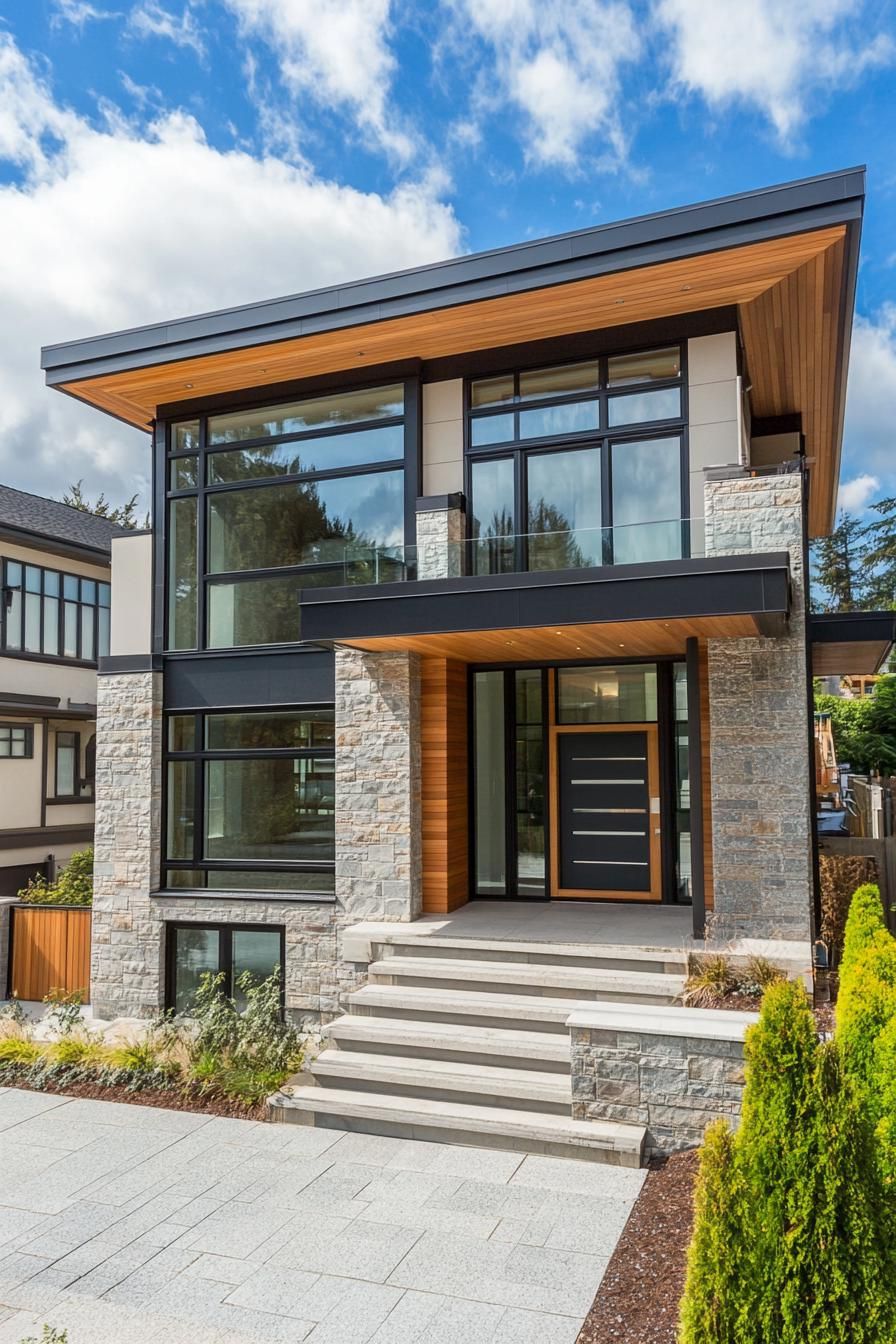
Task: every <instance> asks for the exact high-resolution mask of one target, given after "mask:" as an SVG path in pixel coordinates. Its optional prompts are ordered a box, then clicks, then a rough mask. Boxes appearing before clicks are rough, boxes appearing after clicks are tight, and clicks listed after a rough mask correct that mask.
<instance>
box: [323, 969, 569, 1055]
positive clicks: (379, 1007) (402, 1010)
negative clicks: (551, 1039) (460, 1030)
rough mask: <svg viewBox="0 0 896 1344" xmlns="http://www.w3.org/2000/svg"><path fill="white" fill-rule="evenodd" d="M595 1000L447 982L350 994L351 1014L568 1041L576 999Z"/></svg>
mask: <svg viewBox="0 0 896 1344" xmlns="http://www.w3.org/2000/svg"><path fill="white" fill-rule="evenodd" d="M593 1002H594V1000H593V999H588V998H584V999H579V1000H577V999H550V998H547V997H546V996H545V995H543V994H535V995H527V994H510V993H507V994H488V993H479V992H474V991H473V990H466V989H463V990H462V992H459V991H458V988H457V987H456V986H452V985H448V986H446V987H444V988H441V989H432V988H426V987H422V986H418V985H407V984H404V983H401V984H397V985H388V984H386V985H381V984H373V985H364V986H363V987H362V988H361V989H356V990H354V991H353V993H351V994H349V996H348V999H347V1007H348V1011H349V1013H350V1014H351V1015H352V1016H356V1015H357V1016H360V1017H375V1018H377V1019H379V1018H385V1017H388V1018H397V1019H401V1020H406V1019H412V1020H414V1021H417V1022H426V1023H429V1022H442V1023H444V1022H450V1023H453V1024H454V1025H455V1026H459V1025H461V1024H469V1025H474V1026H479V1027H500V1028H508V1027H513V1028H514V1029H516V1030H524V1031H527V1030H532V1031H535V1032H539V1033H541V1032H552V1033H557V1034H559V1035H562V1036H563V1037H564V1038H565V1039H566V1040H567V1041H568V1039H569V1033H568V1032H567V1029H566V1022H567V1019H568V1018H569V1015H570V1013H571V1012H572V1011H573V1010H574V1008H575V1007H576V1005H577V1003H593Z"/></svg>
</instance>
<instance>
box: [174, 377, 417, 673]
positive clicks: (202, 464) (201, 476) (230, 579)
mask: <svg viewBox="0 0 896 1344" xmlns="http://www.w3.org/2000/svg"><path fill="white" fill-rule="evenodd" d="M391 386H401V387H402V391H403V397H404V410H403V413H402V415H400V416H383V417H381V418H379V419H374V420H365V421H352V422H351V423H348V424H344V425H332V426H328V427H327V426H317V427H315V428H313V429H308V430H302V431H299V432H296V433H293V434H274V435H264V436H261V437H258V438H254V439H246V440H237V441H233V442H228V443H216V444H211V443H210V442H209V424H208V422H209V419H210V418H213V417H215V416H219V415H227V414H231V413H234V414H235V413H237V412H240V411H245V412H247V413H248V412H251V411H252V410H255V409H262V408H267V407H272V408H274V407H277V406H281V405H290V404H292V403H295V402H296V401H303V400H317V399H318V398H321V397H327V396H338V395H340V394H343V393H344V394H346V395H347V394H349V393H353V392H363V391H373V390H375V389H377V388H384V387H391ZM183 424H191V425H192V424H196V425H198V435H197V443H196V446H195V447H191V448H188V449H180V450H178V449H177V447H176V431H177V427H178V426H179V425H183ZM394 425H401V426H403V428H404V452H403V454H402V456H400V457H395V458H389V459H385V460H382V461H371V462H366V463H363V464H361V465H360V466H354V467H332V468H321V469H320V470H317V471H305V472H294V473H288V474H287V473H284V474H282V475H276V476H269V477H259V478H253V479H250V480H245V481H227V482H216V483H214V484H211V485H210V484H208V469H207V461H208V458H209V457H211V456H213V455H214V454H216V453H221V452H234V451H238V450H240V449H253V448H261V447H270V446H272V445H276V444H280V443H296V444H301V443H302V442H305V441H308V440H319V439H321V438H329V437H333V438H336V437H338V436H339V435H342V434H351V433H358V432H359V431H362V430H364V429H375V428H385V427H388V426H394ZM421 436H422V430H421V388H420V378H419V376H411V377H409V376H406V375H403V376H401V375H399V376H396V377H394V378H389V377H380V378H377V379H375V380H370V379H367V380H365V381H362V382H357V381H356V382H346V381H343V382H334V383H333V384H328V385H327V386H325V387H315V388H313V389H309V390H307V391H301V390H300V391H293V392H291V393H290V394H289V395H285V394H284V395H281V396H279V397H274V398H272V397H271V396H270V395H268V396H267V397H261V398H257V399H253V400H239V401H238V402H234V403H233V404H232V405H217V404H214V405H211V406H209V407H208V408H207V409H200V410H191V411H190V412H188V413H184V414H183V415H171V416H170V417H166V419H165V420H161V421H159V422H158V423H157V425H156V430H155V449H154V464H153V469H154V476H155V480H154V497H155V501H156V517H157V518H158V519H161V520H163V526H162V527H158V528H157V529H156V541H155V565H156V573H157V575H161V576H162V577H161V582H160V583H159V582H157V584H156V591H155V616H154V635H153V646H154V651H155V652H163V653H166V654H172V655H175V656H177V655H183V654H186V655H190V654H194V655H195V654H196V653H206V652H207V653H213V654H218V655H222V654H228V653H233V652H236V651H242V650H245V649H249V648H264V649H266V650H275V649H278V648H294V647H296V645H300V644H301V643H302V642H303V641H302V639H301V630H300V629H299V636H298V638H296V639H295V640H287V641H272V642H270V643H266V644H254V645H249V644H235V645H212V644H210V642H209V638H208V625H209V600H208V593H209V588H210V587H212V586H214V585H222V584H233V583H245V582H252V581H253V580H259V579H265V578H272V579H273V578H282V579H287V578H290V577H298V578H301V576H302V575H303V574H309V573H315V574H317V573H320V572H322V571H326V570H327V569H328V568H329V569H332V572H333V583H334V585H337V586H338V585H339V584H340V583H341V581H342V579H341V576H342V574H343V573H344V566H343V565H342V564H340V563H336V562H324V563H317V564H312V563H309V564H303V565H282V566H276V567H267V568H261V569H247V570H231V571H221V572H215V573H212V572H210V570H209V566H208V535H207V534H208V527H207V514H208V505H207V500H208V499H209V497H211V496H213V495H215V494H220V493H227V492H231V493H232V492H234V491H237V490H256V489H265V488H267V487H276V486H278V485H279V486H283V485H302V484H308V483H315V482H317V481H326V480H340V479H345V478H347V477H352V476H367V475H371V474H379V473H385V472H390V471H391V472H397V471H401V472H403V479H402V501H403V524H404V541H403V543H402V544H403V547H404V550H405V560H404V564H405V566H406V569H407V571H408V577H411V578H413V577H414V576H415V568H416V567H415V564H414V560H413V556H414V550H413V547H414V543H415V540H416V502H417V496H418V495H419V493H420V483H421V481H422V471H423V463H422V437H421ZM189 458H195V459H196V467H197V470H196V484H195V485H191V486H189V487H185V488H183V489H179V490H177V489H171V488H170V481H171V475H170V473H171V464H172V463H174V462H177V461H183V460H185V459H189ZM179 499H194V500H195V501H196V519H195V526H196V570H197V572H196V576H195V582H196V599H195V600H196V642H195V644H194V645H193V646H192V648H186V647H183V646H181V647H174V646H173V645H172V642H171V639H172V632H171V629H170V610H169V566H170V554H169V546H168V538H169V534H170V529H171V521H170V519H171V506H172V503H173V502H174V501H176V500H179ZM297 616H298V604H297Z"/></svg>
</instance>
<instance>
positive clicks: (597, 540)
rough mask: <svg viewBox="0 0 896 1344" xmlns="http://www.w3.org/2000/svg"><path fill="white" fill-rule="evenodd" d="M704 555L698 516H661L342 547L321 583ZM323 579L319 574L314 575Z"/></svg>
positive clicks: (516, 571)
mask: <svg viewBox="0 0 896 1344" xmlns="http://www.w3.org/2000/svg"><path fill="white" fill-rule="evenodd" d="M704 554H705V544H704V524H703V520H702V519H687V518H669V519H660V520H658V521H656V522H650V523H632V524H630V525H622V526H619V527H598V528H570V529H568V530H560V529H557V530H554V531H550V532H525V533H510V532H496V533H495V534H494V535H490V536H478V537H467V538H465V539H464V540H462V541H445V540H440V539H436V538H433V539H426V538H424V539H421V540H420V541H419V542H418V544H417V545H416V546H363V545H359V544H353V545H351V546H346V547H345V548H344V550H343V552H342V556H341V559H340V561H339V562H338V563H331V564H329V565H328V566H327V579H326V580H325V581H326V582H328V583H330V584H339V583H344V584H347V585H355V584H376V583H398V582H402V581H405V580H412V579H439V578H458V577H461V576H464V575H489V574H524V573H530V574H537V573H547V572H554V571H561V570H571V569H598V568H602V567H604V566H606V565H638V564H650V563H653V562H656V561H660V560H679V559H683V558H687V557H691V558H694V557H698V556H702V555H704ZM322 577H323V576H322Z"/></svg>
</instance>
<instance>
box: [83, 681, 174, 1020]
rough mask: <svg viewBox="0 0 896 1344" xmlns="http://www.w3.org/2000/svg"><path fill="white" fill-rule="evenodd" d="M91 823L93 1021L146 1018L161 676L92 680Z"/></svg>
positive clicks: (153, 939)
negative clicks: (93, 818) (94, 721)
mask: <svg viewBox="0 0 896 1344" xmlns="http://www.w3.org/2000/svg"><path fill="white" fill-rule="evenodd" d="M96 748H97V750H96V822H95V839H94V884H93V919H92V946H91V967H90V992H91V1005H92V1008H93V1011H94V1013H95V1014H96V1015H97V1016H99V1017H115V1016H119V1015H133V1016H148V1015H151V1014H152V1013H154V1012H156V1011H158V1009H159V1008H160V1007H161V1006H162V1002H163V997H164V974H163V966H162V961H163V955H164V953H163V945H162V944H163V940H162V938H161V928H160V924H159V922H158V921H159V916H158V915H157V914H156V913H155V912H154V910H153V908H152V903H151V901H150V892H152V891H154V890H156V889H157V887H158V877H159V846H160V838H161V797H162V790H161V785H162V678H161V674H160V673H158V672H128V673H119V674H114V675H110V676H100V677H98V679H97V732H96Z"/></svg>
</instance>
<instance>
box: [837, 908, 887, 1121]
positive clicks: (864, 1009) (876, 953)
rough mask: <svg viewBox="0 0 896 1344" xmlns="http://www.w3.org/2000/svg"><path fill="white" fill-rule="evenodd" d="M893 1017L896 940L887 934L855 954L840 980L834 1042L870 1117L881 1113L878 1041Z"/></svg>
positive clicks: (883, 934) (876, 937)
mask: <svg viewBox="0 0 896 1344" xmlns="http://www.w3.org/2000/svg"><path fill="white" fill-rule="evenodd" d="M894 1016H896V939H893V938H891V937H890V935H889V934H888V933H886V932H883V933H878V934H876V935H875V941H874V942H873V943H872V944H871V945H870V946H866V947H865V949H864V950H863V951H861V952H859V953H857V954H856V955H855V956H854V958H853V960H852V961H851V963H850V965H849V966H848V968H847V969H846V970H845V972H844V974H843V976H842V977H841V981H840V993H839V995H838V997H837V1032H836V1040H837V1043H838V1045H839V1047H840V1050H841V1052H842V1057H843V1065H844V1068H845V1069H846V1071H847V1073H848V1074H849V1076H850V1077H851V1079H852V1080H853V1082H854V1083H855V1085H856V1086H857V1087H858V1088H859V1089H860V1092H861V1093H862V1095H863V1096H864V1097H865V1099H866V1101H867V1104H868V1105H869V1106H870V1107H871V1111H872V1114H873V1115H874V1116H875V1117H876V1118H877V1117H878V1116H879V1113H880V1099H879V1091H878V1078H877V1070H876V1065H875V1049H876V1042H877V1038H878V1037H879V1036H880V1034H881V1032H882V1031H883V1030H884V1028H885V1027H886V1026H887V1024H888V1023H889V1022H890V1021H892V1019H893V1017H894Z"/></svg>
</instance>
